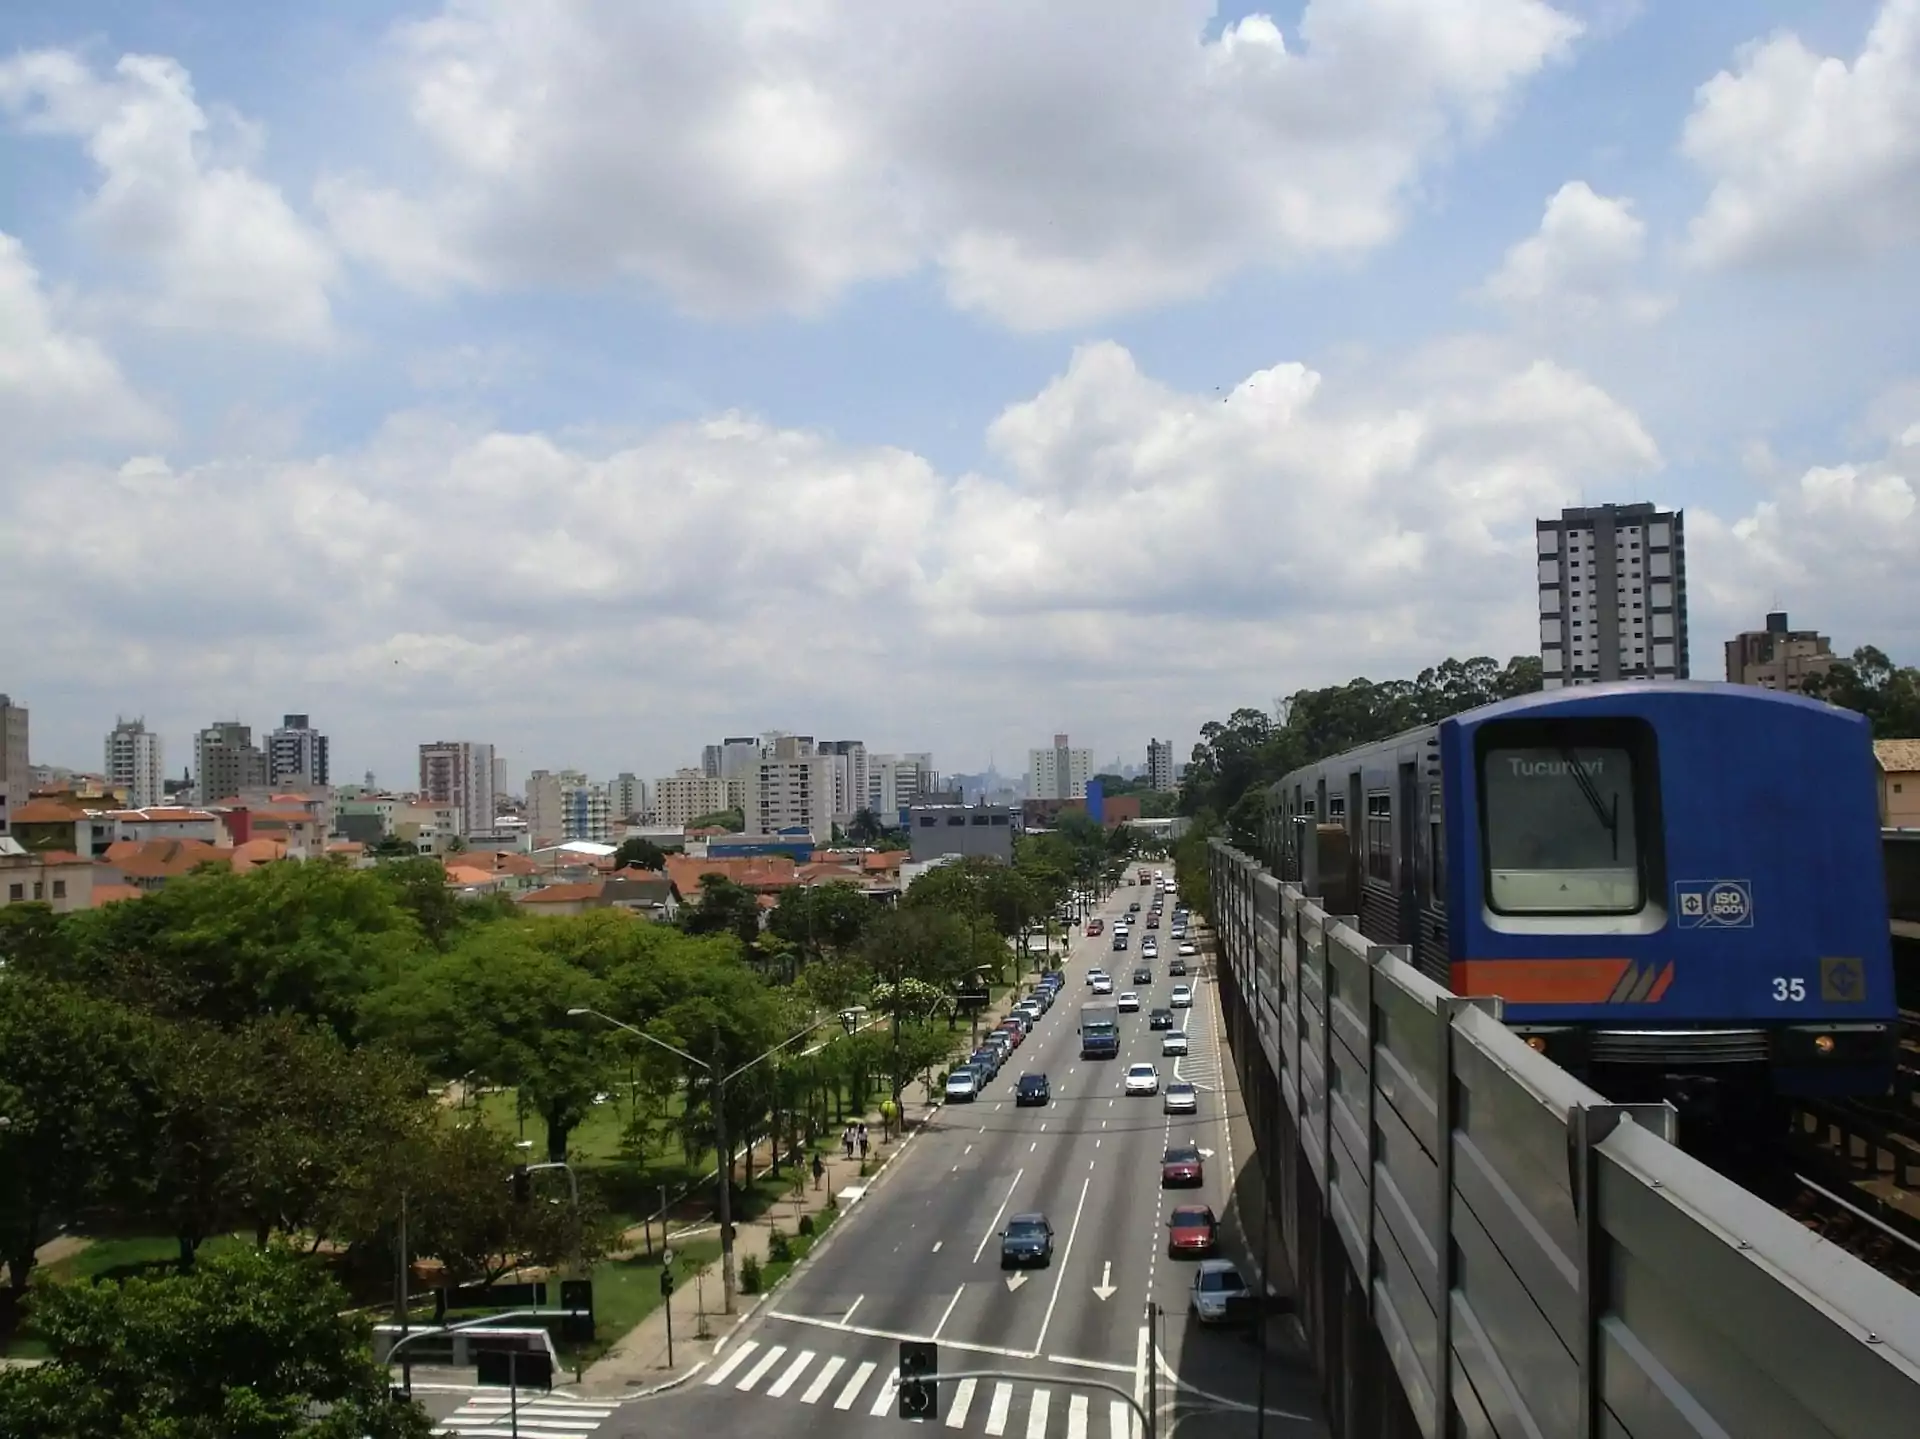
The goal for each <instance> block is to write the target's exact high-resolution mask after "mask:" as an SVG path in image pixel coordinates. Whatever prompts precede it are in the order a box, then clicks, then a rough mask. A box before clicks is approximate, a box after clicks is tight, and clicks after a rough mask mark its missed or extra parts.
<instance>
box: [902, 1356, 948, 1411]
mask: <svg viewBox="0 0 1920 1439" xmlns="http://www.w3.org/2000/svg"><path fill="white" fill-rule="evenodd" d="M939 1372H940V1346H939V1345H937V1344H930V1343H928V1342H927V1341H926V1340H924V1339H902V1340H901V1341H900V1417H901V1418H902V1419H921V1420H925V1421H927V1422H929V1423H931V1422H932V1421H933V1420H935V1419H938V1418H939V1417H940V1386H939V1385H938V1384H937V1383H935V1382H934V1377H935V1376H936V1375H937V1374H939Z"/></svg>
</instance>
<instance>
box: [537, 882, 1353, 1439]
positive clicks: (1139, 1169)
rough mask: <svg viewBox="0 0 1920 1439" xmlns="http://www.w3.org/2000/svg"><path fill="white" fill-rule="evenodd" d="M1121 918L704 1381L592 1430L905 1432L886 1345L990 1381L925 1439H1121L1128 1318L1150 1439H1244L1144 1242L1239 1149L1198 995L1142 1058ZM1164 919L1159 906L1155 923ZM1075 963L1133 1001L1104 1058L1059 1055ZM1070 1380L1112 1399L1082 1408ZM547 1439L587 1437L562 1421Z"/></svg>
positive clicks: (978, 1382)
mask: <svg viewBox="0 0 1920 1439" xmlns="http://www.w3.org/2000/svg"><path fill="white" fill-rule="evenodd" d="M1169 872H1170V871H1169ZM1132 877H1133V872H1130V873H1129V879H1131V878H1132ZM1136 899H1137V900H1140V901H1142V903H1143V907H1144V905H1145V903H1146V901H1147V899H1148V891H1147V890H1145V889H1141V888H1139V887H1137V886H1135V885H1132V884H1129V885H1126V886H1124V887H1122V888H1121V889H1119V890H1118V891H1116V892H1115V894H1114V895H1113V896H1112V897H1111V898H1110V899H1109V900H1108V901H1107V902H1106V903H1105V905H1104V906H1103V907H1102V910H1101V913H1102V914H1103V915H1104V917H1105V918H1106V919H1107V921H1108V933H1107V934H1103V935H1101V936H1099V937H1098V938H1091V937H1088V936H1087V935H1086V934H1085V933H1084V927H1082V929H1081V930H1080V931H1077V932H1076V933H1075V935H1074V937H1073V939H1072V941H1071V955H1070V958H1069V960H1068V962H1067V965H1066V968H1067V985H1066V987H1065V989H1064V990H1063V991H1062V993H1061V997H1060V999H1059V1001H1058V1002H1056V1003H1055V1005H1054V1006H1053V1008H1052V1010H1051V1011H1049V1012H1048V1013H1047V1014H1046V1015H1045V1016H1043V1017H1042V1019H1041V1020H1040V1022H1039V1024H1038V1025H1037V1026H1036V1027H1035V1029H1034V1031H1033V1033H1032V1034H1031V1035H1030V1036H1028V1038H1027V1040H1026V1042H1025V1043H1024V1044H1023V1045H1022V1046H1021V1047H1020V1048H1019V1049H1018V1050H1016V1051H1015V1052H1014V1054H1013V1056H1012V1058H1011V1060H1010V1061H1009V1062H1008V1063H1007V1065H1006V1066H1005V1067H1004V1068H1003V1069H1002V1071H1001V1073H1000V1074H999V1076H998V1077H997V1078H996V1079H994V1080H993V1081H992V1082H991V1083H989V1084H988V1086H987V1087H986V1090H985V1091H984V1092H983V1094H982V1095H981V1097H980V1098H979V1099H978V1100H977V1101H975V1102H973V1103H970V1104H957V1105H949V1106H946V1107H943V1108H942V1109H940V1110H939V1111H938V1112H937V1113H936V1114H935V1116H934V1118H933V1119H932V1121H931V1122H930V1123H929V1124H928V1125H927V1126H926V1127H925V1128H924V1129H923V1130H921V1131H920V1132H919V1133H917V1134H916V1135H915V1136H914V1137H913V1138H912V1140H911V1141H910V1142H909V1144H908V1147H907V1149H906V1150H905V1152H903V1153H902V1154H901V1155H900V1156H899V1157H898V1158H897V1159H896V1160H895V1161H894V1163H892V1164H890V1165H889V1166H888V1168H887V1169H886V1171H885V1172H884V1173H883V1174H882V1175H881V1177H880V1179H879V1180H878V1181H877V1182H876V1183H875V1185H874V1186H873V1187H872V1189H871V1190H870V1191H869V1192H868V1193H866V1194H865V1195H863V1196H862V1197H861V1198H860V1199H859V1200H858V1201H857V1202H855V1203H854V1204H853V1205H852V1207H851V1208H850V1209H849V1211H848V1212H847V1213H846V1214H845V1215H844V1216H843V1217H842V1219H841V1220H840V1222H839V1223H838V1224H837V1225H836V1226H835V1228H834V1231H833V1233H832V1235H831V1236H830V1238H829V1239H828V1240H827V1241H826V1242H824V1243H823V1244H822V1246H821V1248H820V1249H819V1250H818V1251H817V1252H816V1255H815V1257H814V1258H813V1260H812V1262H810V1263H809V1264H808V1265H807V1266H806V1267H805V1268H804V1269H803V1271H802V1272H801V1273H800V1274H799V1275H797V1276H796V1277H795V1278H793V1279H792V1280H790V1281H789V1282H788V1283H787V1284H786V1285H785V1286H783V1287H782V1288H781V1289H780V1290H779V1291H778V1292H777V1293H776V1294H775V1295H774V1296H773V1298H772V1299H771V1300H770V1301H769V1303H768V1304H767V1305H766V1306H764V1307H763V1308H762V1309H761V1311H760V1312H759V1313H758V1314H757V1315H756V1316H755V1317H754V1318H753V1319H752V1320H751V1321H749V1323H748V1324H747V1325H746V1326H745V1327H744V1328H743V1329H742V1330H741V1331H740V1333H739V1334H738V1335H737V1336H736V1338H735V1339H734V1340H733V1341H732V1342H731V1343H730V1344H728V1345H727V1347H726V1348H725V1350H723V1351H722V1353H721V1354H720V1355H719V1356H718V1358H717V1359H716V1361H715V1362H714V1363H713V1364H711V1365H710V1366H709V1367H708V1369H707V1370H706V1371H705V1372H704V1373H702V1374H701V1375H699V1376H698V1377H696V1378H695V1379H693V1380H692V1381H690V1382H689V1383H688V1384H686V1385H684V1386H683V1387H681V1388H679V1389H676V1390H674V1391H671V1392H669V1393H667V1394H662V1395H659V1396H657V1397H655V1398H652V1399H648V1400H645V1401H642V1402H639V1403H636V1404H631V1405H627V1406H624V1407H623V1408H622V1409H621V1410H620V1412H619V1413H618V1414H617V1415H614V1416H609V1417H608V1418H607V1419H606V1420H605V1421H604V1430H603V1431H602V1432H605V1433H607V1434H609V1435H619V1434H627V1433H633V1434H638V1433H641V1432H645V1433H648V1434H665V1435H676V1436H677V1435H687V1436H694V1435H700V1434H714V1433H725V1434H728V1435H739V1436H743V1439H761V1436H765V1439H776V1436H779V1439H785V1436H799V1435H801V1434H805V1433H811V1432H815V1431H817V1430H821V1429H824V1430H826V1431H827V1432H831V1433H873V1434H878V1433H879V1432H881V1427H882V1426H884V1425H894V1426H898V1425H900V1424H902V1423H903V1422H906V1421H902V1420H901V1419H899V1418H898V1417H896V1401H895V1395H894V1391H893V1390H892V1388H891V1386H890V1378H891V1375H892V1373H893V1371H894V1369H895V1367H896V1365H897V1361H898V1352H899V1341H900V1340H902V1339H932V1340H935V1341H937V1342H938V1344H939V1346H940V1371H941V1372H942V1373H943V1374H952V1373H957V1372H959V1371H962V1370H967V1369H998V1370H1005V1371H1009V1374H1010V1376H1011V1377H1005V1378H999V1377H996V1378H979V1379H975V1380H971V1381H969V1380H964V1379H963V1380H959V1381H957V1382H953V1383H945V1384H942V1385H941V1386H940V1414H939V1418H938V1419H937V1420H936V1421H934V1422H935V1424H936V1425H938V1426H939V1427H943V1428H947V1429H952V1430H955V1431H960V1432H964V1433H967V1434H974V1435H986V1436H989V1439H1009V1436H1011V1439H1055V1436H1058V1439H1122V1436H1130V1439H1137V1436H1136V1435H1135V1429H1134V1425H1133V1422H1132V1420H1131V1417H1130V1415H1131V1411H1130V1410H1129V1408H1128V1407H1127V1405H1126V1403H1125V1400H1124V1399H1123V1398H1122V1397H1121V1396H1122V1395H1131V1396H1133V1397H1134V1398H1136V1399H1138V1400H1141V1401H1148V1400H1149V1398H1150V1394H1149V1388H1148V1376H1149V1363H1150V1361H1149V1344H1150V1339H1149V1328H1148V1305H1149V1302H1150V1301H1151V1302H1152V1303H1155V1304H1157V1305H1158V1306H1159V1307H1160V1310H1161V1311H1162V1314H1161V1317H1160V1319H1159V1321H1158V1325H1157V1328H1158V1331H1159V1332H1158V1334H1157V1335H1155V1336H1154V1337H1153V1339H1152V1340H1151V1343H1152V1354H1153V1359H1152V1368H1153V1369H1154V1370H1156V1371H1157V1375H1158V1377H1157V1379H1156V1381H1155V1383H1156V1387H1157V1393H1154V1394H1153V1395H1152V1396H1151V1398H1152V1399H1153V1400H1154V1401H1156V1403H1155V1407H1156V1408H1157V1410H1158V1411H1159V1412H1160V1414H1161V1416H1162V1418H1161V1423H1160V1439H1166V1436H1167V1435H1169V1434H1172V1433H1176V1432H1178V1431H1179V1430H1181V1429H1183V1428H1192V1427H1194V1426H1196V1425H1199V1424H1204V1427H1205V1428H1206V1429H1207V1431H1208V1434H1209V1439H1242V1436H1244V1439H1253V1436H1254V1434H1255V1422H1254V1415H1253V1412H1252V1410H1253V1403H1254V1399H1255V1395H1256V1392H1257V1386H1258V1383H1259V1370H1260V1365H1259V1363H1258V1358H1257V1351H1256V1349H1255V1346H1254V1345H1253V1344H1252V1343H1251V1342H1250V1340H1249V1338H1248V1337H1247V1336H1246V1335H1244V1334H1242V1333H1238V1332H1233V1331H1201V1330H1200V1329H1199V1328H1198V1327H1197V1326H1196V1325H1195V1324H1194V1323H1193V1321H1192V1318H1191V1313H1190V1308H1189V1285H1190V1283H1191V1275H1192V1271H1193V1267H1194V1266H1193V1263H1192V1262H1191V1261H1187V1260H1173V1259H1169V1258H1168V1257H1167V1254H1166V1228H1165V1225H1166V1216H1167V1214H1168V1213H1169V1212H1170V1211H1171V1209H1172V1207H1173V1205H1174V1204H1175V1203H1176V1202H1192V1201H1195V1200H1197V1201H1199V1202H1202V1203H1207V1204H1210V1205H1212V1207H1213V1208H1214V1210H1215V1212H1216V1213H1219V1214H1221V1215H1222V1217H1223V1218H1224V1217H1225V1216H1226V1213H1227V1209H1228V1202H1229V1196H1230V1192H1231V1187H1232V1185H1231V1176H1232V1174H1233V1173H1235V1172H1236V1171H1237V1169H1238V1167H1239V1166H1244V1165H1245V1164H1246V1163H1248V1162H1249V1161H1250V1158H1251V1156H1250V1154H1249V1153H1248V1152H1247V1149H1248V1143H1249V1141H1247V1140H1246V1139H1245V1138H1244V1133H1245V1130H1244V1123H1241V1124H1240V1125H1239V1128H1240V1131H1241V1133H1240V1136H1238V1137H1236V1135H1235V1133H1234V1126H1233V1125H1230V1124H1229V1122H1228V1120H1229V1115H1228V1113H1227V1109H1228V1106H1227V1102H1226V1100H1227V1093H1226V1090H1225V1089H1224V1088H1223V1084H1222V1072H1221V1071H1222V1056H1221V1049H1222V1046H1223V1043H1224V1041H1223V1039H1222V1037H1221V1033H1220V1027H1219V1013H1218V1009H1217V1006H1216V1002H1215V996H1214V991H1213V986H1212V984H1211V982H1210V980H1209V979H1207V978H1205V977H1192V979H1194V980H1197V982H1195V1002H1194V1008H1193V1009H1192V1011H1190V1012H1188V1013H1187V1014H1186V1017H1185V1026H1186V1030H1187V1033H1188V1036H1189V1042H1190V1045H1191V1050H1192V1053H1191V1056H1190V1057H1188V1058H1186V1059H1182V1060H1178V1061H1175V1060H1169V1059H1164V1058H1162V1056H1161V1052H1160V1045H1161V1035H1160V1034H1159V1033H1156V1032H1154V1031H1152V1030H1150V1029H1149V1028H1148V1024H1147V1011H1148V1010H1150V1009H1152V1008H1153V1007H1155V1005H1159V1004H1165V1003H1166V1000H1167V996H1168V994H1169V993H1170V992H1171V989H1172V986H1173V983H1174V981H1172V980H1169V979H1168V978H1167V975H1166V964H1167V960H1168V959H1169V958H1171V957H1172V955H1173V953H1174V950H1175V947H1176V946H1175V942H1174V941H1173V940H1172V938H1171V936H1170V934H1169V933H1168V931H1167V929H1166V928H1164V927H1163V928H1162V929H1161V930H1159V931H1157V932H1153V931H1147V930H1145V929H1143V928H1140V927H1138V926H1136V927H1135V929H1134V933H1133V937H1132V939H1131V941H1130V944H1131V947H1130V948H1129V949H1128V951H1127V952H1126V953H1125V954H1116V953H1115V952H1114V951H1113V950H1112V948H1111V939H1110V934H1111V927H1112V921H1113V919H1114V918H1115V917H1116V916H1118V915H1119V914H1121V913H1124V912H1125V910H1126V907H1127V905H1128V904H1129V903H1130V902H1132V901H1133V900H1136ZM1172 907H1173V906H1172V903H1171V901H1169V903H1168V906H1167V918H1168V919H1170V918H1171V915H1172ZM1164 924H1165V921H1164V920H1163V925H1164ZM1148 933H1156V937H1157V938H1158V939H1159V940H1160V941H1161V957H1160V958H1159V959H1158V960H1156V961H1154V963H1153V970H1154V983H1153V985H1152V986H1150V987H1143V986H1134V985H1131V984H1129V983H1126V981H1128V980H1130V979H1131V978H1132V971H1133V967H1134V965H1135V964H1136V963H1138V962H1140V961H1139V954H1140V941H1141V939H1142V938H1143V937H1144V936H1145V935H1147V934H1148ZM1193 964H1194V961H1192V960H1189V965H1190V966H1191V965H1193ZM1095 966H1100V967H1104V968H1106V969H1108V970H1109V971H1110V972H1111V973H1113V974H1114V976H1115V978H1116V989H1129V988H1138V989H1139V990H1140V995H1141V1002H1142V1009H1141V1012H1140V1013H1138V1014H1123V1015H1121V1016H1120V1035H1121V1049H1120V1057H1119V1058H1118V1059H1111V1060H1083V1059H1081V1058H1080V1050H1079V1036H1078V1029H1077V1026H1078V1020H1079V1007H1080V1005H1081V1004H1082V1003H1083V1002H1085V1001H1087V1000H1088V999H1090V998H1091V996H1090V994H1089V993H1088V991H1087V989H1086V986H1085V982H1084V981H1085V974H1086V971H1087V970H1088V969H1089V968H1092V967H1095ZM1181 1013H1182V1012H1181V1011H1176V1016H1179V1015H1180V1014H1181ZM1176 1022H1178V1020H1176ZM1135 1062H1149V1063H1153V1064H1155V1065H1156V1066H1157V1067H1158V1068H1159V1070H1160V1073H1161V1076H1162V1082H1163V1083H1164V1082H1165V1081H1166V1080H1167V1079H1170V1078H1172V1077H1173V1076H1174V1074H1175V1072H1176V1067H1177V1073H1178V1075H1179V1076H1180V1077H1182V1078H1186V1079H1190V1080H1192V1081H1194V1082H1195V1084H1196V1085H1198V1086H1199V1087H1200V1089H1201V1095H1200V1110H1199V1113H1198V1114H1197V1115H1192V1116H1168V1115H1166V1114H1164V1113H1163V1112H1162V1104H1161V1100H1160V1099H1159V1098H1158V1097H1155V1098H1151V1099H1148V1098H1134V1099H1129V1098H1126V1097H1124V1096H1123V1094H1122V1092H1121V1091H1122V1084H1121V1077H1122V1075H1123V1074H1124V1073H1125V1071H1126V1068H1127V1066H1128V1065H1129V1064H1132V1063H1135ZM1030 1072H1040V1073H1044V1074H1046V1075H1047V1076H1048V1077H1049V1078H1050V1080H1051V1081H1052V1088H1053V1102H1052V1103H1051V1104H1050V1105H1048V1106H1047V1107H1045V1108H1028V1109H1020V1108H1016V1107H1015V1105H1014V1103H1013V1086H1014V1083H1015V1081H1016V1080H1017V1078H1018V1077H1019V1076H1020V1075H1021V1074H1023V1073H1030ZM1236 1118H1238V1117H1237V1116H1236ZM1171 1138H1178V1139H1191V1140H1192V1141H1193V1142H1195V1143H1196V1144H1198V1145H1199V1146H1200V1147H1201V1149H1202V1150H1203V1152H1205V1153H1206V1175H1205V1183H1204V1185H1203V1186H1202V1187H1201V1188H1200V1189H1199V1190H1191V1189H1189V1190H1180V1191H1164V1192H1163V1191H1162V1189H1161V1187H1160V1163H1159V1161H1160V1156H1161V1154H1162V1152H1163V1151H1164V1149H1165V1148H1166V1146H1167V1144H1168V1142H1169V1140H1170V1139H1171ZM1236 1140H1237V1142H1238V1144H1239V1146H1240V1151H1241V1152H1239V1153H1235V1152H1234V1145H1235V1143H1236ZM1034 1210H1038V1211H1041V1212H1043V1213H1045V1214H1046V1215H1047V1217H1048V1219H1049V1220H1050V1221H1051V1222H1052V1224H1053V1227H1054V1230H1055V1241H1054V1244H1055V1248H1054V1257H1053V1260H1052V1262H1051V1264H1049V1265H1047V1266H1046V1267H1044V1268H1037V1269H1032V1270H1026V1271H1018V1272H1015V1273H1012V1274H1008V1273H1006V1272H1003V1271H1002V1269H1001V1267H1000V1253H999V1243H998V1236H999V1232H1000V1230H1001V1228H1002V1227H1003V1226H1004V1225H1005V1222H1006V1219H1007V1217H1008V1216H1009V1215H1012V1214H1015V1213H1019V1212H1024V1211H1034ZM1226 1253H1227V1254H1228V1256H1229V1257H1231V1258H1234V1259H1236V1261H1238V1262H1240V1263H1241V1267H1242V1272H1243V1273H1246V1274H1248V1275H1249V1276H1252V1275H1253V1274H1254V1273H1255V1272H1256V1269H1255V1267H1254V1266H1253V1265H1252V1264H1250V1263H1249V1262H1248V1261H1249V1258H1250V1256H1247V1255H1244V1254H1239V1253H1235V1251H1234V1247H1233V1245H1232V1244H1231V1243H1229V1244H1228V1246H1227V1248H1226ZM1268 1370H1269V1372H1268V1388H1267V1393H1266V1403H1267V1407H1268V1417H1267V1422H1266V1424H1265V1433H1266V1434H1268V1435H1273V1436H1276V1439H1283V1436H1284V1439H1291V1436H1295V1435H1307V1434H1317V1433H1320V1432H1322V1430H1321V1428H1320V1426H1319V1425H1318V1424H1317V1423H1316V1422H1314V1421H1312V1420H1311V1419H1307V1418H1298V1419H1295V1418H1289V1417H1287V1416H1288V1415H1289V1414H1299V1415H1303V1416H1304V1415H1306V1414H1307V1413H1308V1412H1310V1410H1311V1408H1312V1407H1313V1406H1312V1400H1311V1398H1310V1397H1309V1396H1310V1393H1311V1387H1310V1384H1309V1383H1308V1381H1307V1380H1306V1378H1305V1376H1304V1375H1303V1374H1302V1373H1301V1372H1299V1370H1298V1369H1297V1367H1294V1366H1283V1365H1280V1364H1278V1363H1276V1362H1275V1361H1271V1360H1270V1361H1269V1365H1268ZM1070 1380H1071V1381H1080V1383H1070V1382H1068V1381H1070ZM1089 1381H1090V1382H1093V1383H1097V1384H1105V1385H1110V1386H1113V1387H1114V1388H1113V1390H1111V1391H1110V1390H1108V1389H1102V1388H1089V1387H1083V1385H1084V1384H1085V1383H1087V1382H1089ZM1115 1391H1117V1392H1115ZM583 1417H584V1416H583ZM594 1427H595V1428H600V1425H599V1424H596V1425H595V1426H594ZM523 1432H524V1431H523ZM556 1432H566V1433H572V1434H575V1435H581V1434H585V1433H590V1432H591V1430H589V1429H587V1428H585V1427H584V1426H582V1425H579V1424H575V1425H572V1426H569V1427H567V1428H566V1429H564V1430H557V1431H556ZM896 1432H897V1430H896Z"/></svg>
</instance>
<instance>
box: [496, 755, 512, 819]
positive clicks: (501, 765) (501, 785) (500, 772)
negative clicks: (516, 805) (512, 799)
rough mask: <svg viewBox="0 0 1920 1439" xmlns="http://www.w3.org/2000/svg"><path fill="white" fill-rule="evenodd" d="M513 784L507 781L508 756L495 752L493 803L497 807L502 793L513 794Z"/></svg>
mask: <svg viewBox="0 0 1920 1439" xmlns="http://www.w3.org/2000/svg"><path fill="white" fill-rule="evenodd" d="M512 793H513V786H512V785H510V784H508V783H507V757H506V756H505V755H503V754H500V753H498V752H497V751H496V752H495V754H494V756H493V803H494V807H495V808H496V809H497V808H498V807H499V805H500V797H501V796H502V795H507V794H512Z"/></svg>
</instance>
